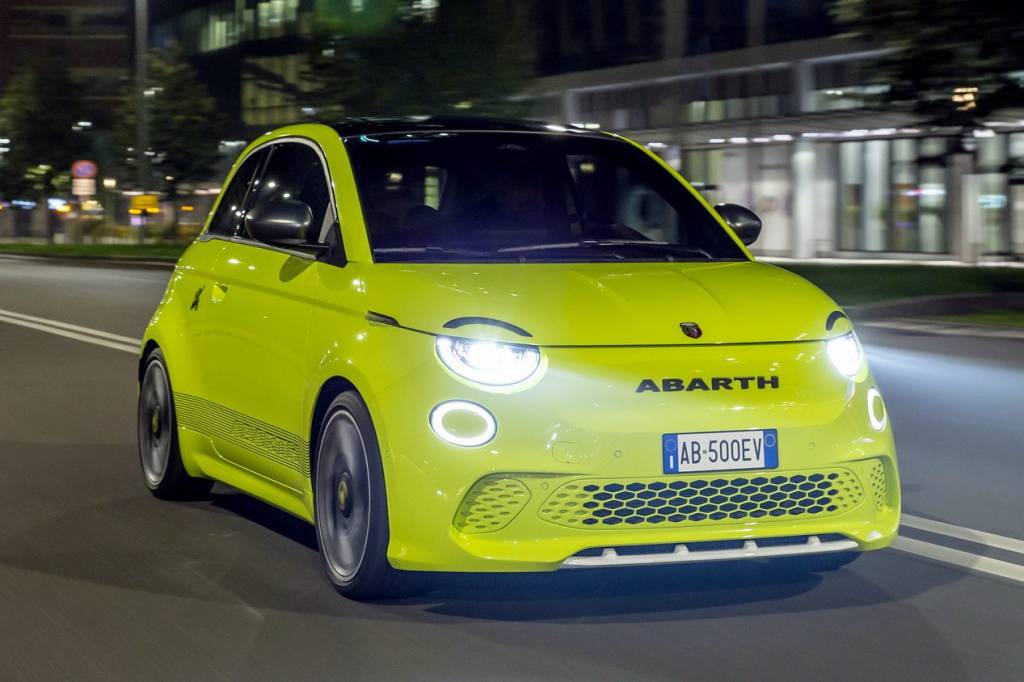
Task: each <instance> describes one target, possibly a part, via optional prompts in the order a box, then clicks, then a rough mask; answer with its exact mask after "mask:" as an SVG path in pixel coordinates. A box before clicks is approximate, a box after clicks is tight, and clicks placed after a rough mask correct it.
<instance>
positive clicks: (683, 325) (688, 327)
mask: <svg viewBox="0 0 1024 682" xmlns="http://www.w3.org/2000/svg"><path fill="white" fill-rule="evenodd" d="M679 328H680V329H682V330H683V333H684V334H686V335H687V336H689V337H690V338H691V339H699V338H700V337H701V336H703V335H704V332H703V331H701V329H700V325H699V324H697V323H696V322H680V323H679Z"/></svg>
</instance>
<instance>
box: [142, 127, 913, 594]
mask: <svg viewBox="0 0 1024 682" xmlns="http://www.w3.org/2000/svg"><path fill="white" fill-rule="evenodd" d="M760 229H761V225H760V221H759V220H758V219H757V217H756V216H754V215H753V214H752V213H750V212H749V211H747V210H746V209H743V208H741V207H739V206H734V205H723V206H718V207H716V209H712V208H711V207H710V206H709V205H708V204H707V203H706V202H705V201H704V199H703V198H701V196H700V195H699V194H698V193H697V192H696V191H694V190H693V189H692V188H691V187H690V186H689V185H688V184H687V183H686V182H685V181H684V180H683V179H682V178H681V177H680V176H679V175H678V174H676V172H675V171H673V170H672V169H671V168H670V167H669V166H668V165H667V164H665V163H664V162H663V161H661V160H660V159H659V158H658V157H657V156H656V155H654V154H652V153H651V152H649V151H648V150H647V149H645V148H644V147H642V146H640V145H637V144H634V143H632V142H630V141H627V140H625V139H623V138H620V137H617V136H615V135H608V134H603V133H595V132H591V131H584V130H577V129H573V128H563V127H559V126H551V125H544V124H539V123H531V122H509V121H492V120H480V119H455V118H453V119H439V118H427V119H362V120H349V121H346V122H344V123H342V124H339V125H336V126H326V125H314V124H309V125H299V126H293V127H289V128H283V129H281V130H277V131H274V132H271V133H267V134H266V135H264V136H262V137H260V138H259V139H258V140H257V141H255V142H253V143H252V144H251V145H249V147H248V148H247V149H246V150H245V151H244V152H243V153H242V155H241V156H240V157H239V159H238V161H237V162H236V164H235V166H234V168H233V169H232V172H231V174H230V175H229V177H228V179H227V182H226V184H225V186H224V190H223V192H222V194H221V196H220V199H219V201H218V203H217V205H216V206H215V208H214V211H213V212H212V214H211V217H210V219H209V221H208V224H207V225H206V228H205V230H204V232H203V233H202V235H201V236H200V237H199V238H198V239H197V240H196V242H195V243H194V244H192V245H191V246H190V247H189V249H188V251H187V252H186V253H185V255H184V256H183V257H182V258H181V261H180V262H179V263H178V265H177V267H176V268H175V270H174V274H173V276H172V277H171V280H170V284H169V285H168V287H167V291H166V294H165V295H164V298H163V300H162V301H161V303H160V306H159V308H158V309H157V311H156V314H155V315H154V316H153V320H152V322H151V323H150V325H149V327H148V329H147V330H146V334H145V338H144V341H143V348H142V356H141V361H140V366H139V380H140V385H141V390H140V400H139V450H140V456H141V460H142V468H143V473H144V475H145V480H146V483H147V484H148V486H149V488H150V489H151V490H152V491H153V493H154V494H155V495H157V496H158V497H163V498H181V497H185V496H190V495H195V494H197V493H198V494H201V493H203V492H205V491H208V490H209V487H210V485H211V482H212V481H213V480H217V481H223V482H225V483H227V484H229V485H231V486H234V487H235V488H238V489H239V490H242V491H245V492H247V493H249V494H251V495H253V496H255V497H258V498H260V499H262V500H265V501H267V502H269V503H271V504H273V505H276V506H277V507H280V508H281V509H284V510H286V511H288V512H290V513H292V514H294V515H296V516H298V517H300V518H302V519H305V520H307V521H309V522H311V523H314V524H315V525H316V530H317V537H318V540H319V544H320V550H321V557H322V560H323V566H324V569H325V572H326V574H327V576H328V578H329V579H330V581H331V582H332V584H333V585H334V586H335V587H336V588H337V589H338V590H339V591H340V592H341V593H343V594H346V595H349V596H352V597H357V598H365V597H371V596H380V595H384V594H387V593H388V592H389V591H391V590H393V589H395V586H396V585H397V584H399V582H400V579H401V578H402V577H403V576H406V575H411V574H407V573H406V572H407V571H408V572H415V571H550V570H555V569H560V568H581V567H603V566H627V565H639V564H658V563H686V562H699V561H711V560H726V559H740V558H771V557H783V556H803V557H804V559H801V560H796V563H799V564H801V566H804V565H806V564H809V565H810V566H812V567H813V568H815V569H817V568H826V567H830V566H837V565H841V564H842V563H844V562H846V561H848V560H850V559H851V558H852V557H853V556H856V554H857V553H858V552H860V551H863V550H871V549H878V548H881V547H885V546H886V545H888V544H889V543H890V542H891V541H892V539H893V537H894V535H895V532H896V528H897V525H898V520H899V506H900V497H899V483H898V475H897V467H896V453H895V449H894V446H893V439H892V435H891V432H890V427H889V422H888V417H887V414H886V408H885V405H884V404H883V401H882V398H881V396H880V394H879V392H878V388H877V387H876V385H875V381H874V379H873V378H872V375H871V373H870V372H869V370H868V367H867V364H866V363H865V360H864V357H863V352H862V350H861V347H860V344H859V343H858V341H857V337H856V336H855V335H854V333H853V329H852V327H851V324H850V321H849V319H848V318H847V317H846V315H845V314H844V313H843V312H842V311H841V310H840V309H839V307H838V306H837V305H836V304H835V302H833V301H832V300H831V299H830V298H829V297H828V296H826V295H825V294H824V293H822V292H821V291H819V290H818V289H817V288H815V287H814V286H812V285H811V284H809V283H807V282H806V281H804V280H802V279H800V278H799V277H797V276H795V275H793V274H791V273H789V272H786V271H785V270H781V269H779V268H776V267H773V266H771V265H765V264H760V263H757V262H755V261H754V259H753V257H752V256H751V255H750V253H749V252H748V251H747V249H746V246H745V244H750V243H751V242H753V241H754V239H756V237H757V235H758V233H759V231H760Z"/></svg>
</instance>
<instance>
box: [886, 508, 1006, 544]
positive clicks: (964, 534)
mask: <svg viewBox="0 0 1024 682" xmlns="http://www.w3.org/2000/svg"><path fill="white" fill-rule="evenodd" d="M900 525H901V526H906V527H907V528H916V529H917V530H923V531H925V532H928V533H936V534H938V535H945V536H946V537H950V538H956V539H957V540H966V541H967V542H973V543H974V544H976V545H985V546H986V547H992V548H994V549H1002V550H1005V551H1007V552H1014V553H1016V554H1024V540H1017V539H1016V538H1008V537H1004V536H1002V535H996V534H995V533H986V532H985V531H983V530H974V529H973V528H965V527H964V526H954V525H953V524H951V523H945V522H943V521H936V520H934V519H926V518H922V517H920V516H911V515H910V514H903V515H902V516H901V517H900Z"/></svg>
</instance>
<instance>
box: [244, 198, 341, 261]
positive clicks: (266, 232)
mask: <svg viewBox="0 0 1024 682" xmlns="http://www.w3.org/2000/svg"><path fill="white" fill-rule="evenodd" d="M312 224H313V211H312V210H311V209H310V208H309V206H308V205H307V204H306V203H305V202H302V201H296V200H294V199H278V200H276V201H269V202H267V203H265V204H263V205H262V206H256V207H254V208H253V209H252V210H250V211H249V213H248V215H246V216H245V229H246V231H247V232H248V233H249V235H250V236H251V237H252V238H253V239H255V240H257V241H261V242H264V243H266V244H272V245H274V246H286V247H294V248H300V249H301V248H305V249H315V250H318V251H320V250H326V249H327V248H329V247H327V246H326V245H324V244H316V243H311V242H310V241H309V230H310V227H311V226H312Z"/></svg>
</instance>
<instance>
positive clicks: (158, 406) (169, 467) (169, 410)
mask: <svg viewBox="0 0 1024 682" xmlns="http://www.w3.org/2000/svg"><path fill="white" fill-rule="evenodd" d="M138 430H139V460H140V462H141V464H142V477H143V479H144V480H145V481H146V487H148V488H149V490H150V492H152V493H153V495H155V496H156V497H159V498H161V499H165V500H187V499H193V498H195V497H199V496H202V495H205V494H206V493H208V492H210V488H211V487H212V486H213V481H211V480H209V479H206V478H194V477H192V476H189V475H188V473H187V472H186V471H185V464H184V463H183V462H182V461H181V448H180V447H179V445H178V421H177V416H176V415H175V412H174V394H173V392H172V391H171V380H170V377H169V376H168V374H167V363H166V361H165V360H164V355H163V353H161V352H160V350H159V349H155V350H153V351H151V352H150V353H149V355H147V356H146V364H145V369H144V371H143V373H142V383H141V384H140V386H139V417H138Z"/></svg>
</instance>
